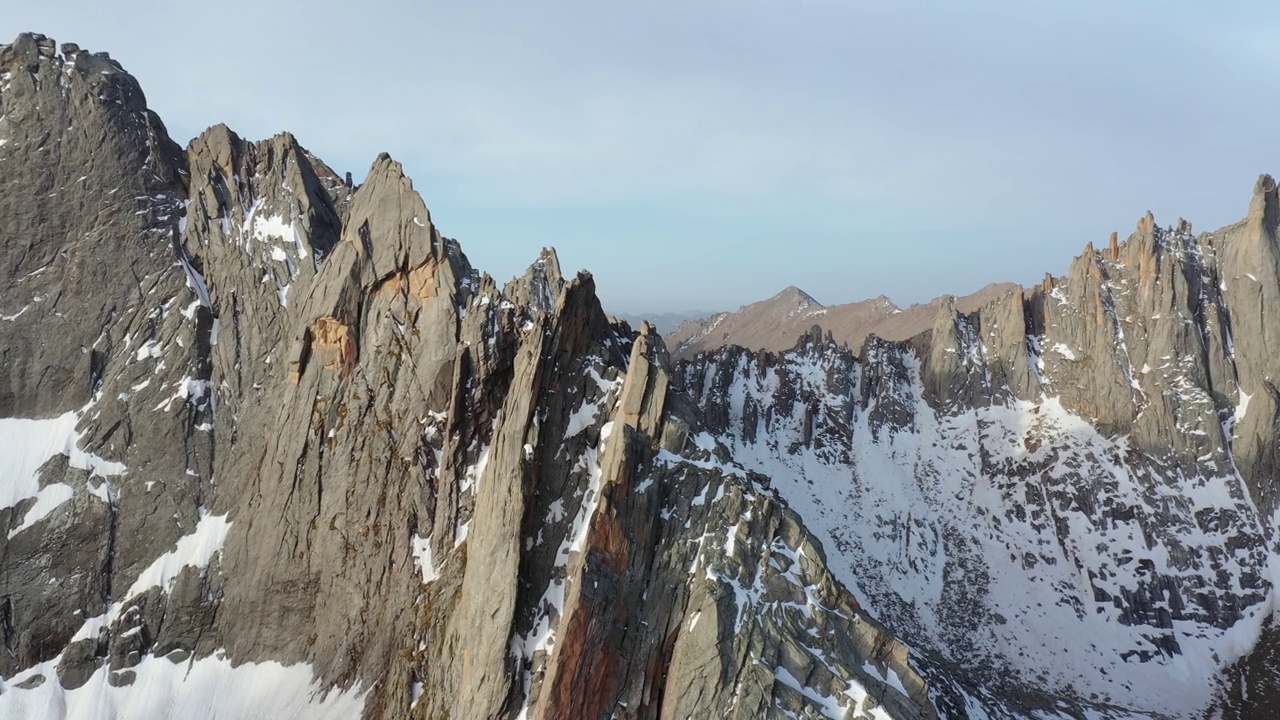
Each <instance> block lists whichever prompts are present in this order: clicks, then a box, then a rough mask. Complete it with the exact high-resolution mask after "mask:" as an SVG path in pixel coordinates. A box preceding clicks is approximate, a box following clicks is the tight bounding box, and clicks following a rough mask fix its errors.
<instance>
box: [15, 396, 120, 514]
mask: <svg viewBox="0 0 1280 720" xmlns="http://www.w3.org/2000/svg"><path fill="white" fill-rule="evenodd" d="M79 421H80V416H79V415H78V414H76V413H74V412H68V413H64V414H62V415H59V416H58V417H55V418H46V419H43V420H29V419H26V418H0V510H3V509H5V508H10V507H13V506H14V505H17V504H18V503H20V502H22V501H23V500H26V499H27V498H31V497H36V496H37V495H39V494H40V492H41V491H40V477H39V473H40V467H41V466H43V465H44V464H45V463H46V462H48V461H49V458H51V457H53V456H54V455H65V456H67V460H68V462H69V463H70V465H71V467H73V468H78V469H80V470H88V471H89V473H90V474H91V475H95V476H99V477H110V476H112V475H123V474H124V473H125V472H126V470H127V469H128V468H126V467H125V466H124V464H123V463H118V462H109V461H107V460H104V459H102V458H100V457H98V456H97V455H94V454H93V453H88V452H85V451H83V450H81V449H80V435H79V433H77V432H76V423H78V422H79ZM67 499H69V497H68V498H67ZM53 507H56V506H50V507H47V508H44V510H45V512H46V514H47V513H48V512H49V511H52V510H53ZM37 520H38V518H37ZM35 521H36V520H32V522H35Z"/></svg>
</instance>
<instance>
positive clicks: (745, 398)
mask: <svg viewBox="0 0 1280 720" xmlns="http://www.w3.org/2000/svg"><path fill="white" fill-rule="evenodd" d="M1277 207H1278V206H1277V191H1276V184H1275V182H1274V181H1272V180H1271V178H1270V177H1268V176H1264V177H1263V178H1262V179H1260V180H1259V181H1258V185H1257V188H1256V189H1255V195H1254V199H1253V201H1252V203H1251V204H1250V207H1249V214H1248V217H1247V218H1246V219H1245V220H1244V221H1243V222H1241V223H1239V224H1236V225H1233V226H1230V227H1227V228H1224V229H1222V230H1219V231H1216V232H1213V233H1206V234H1201V235H1199V236H1193V235H1192V234H1191V228H1190V225H1189V224H1188V223H1186V222H1185V221H1181V220H1180V221H1179V222H1178V223H1177V225H1176V226H1173V227H1167V228H1162V227H1160V226H1158V225H1157V224H1156V222H1155V220H1154V218H1152V217H1151V215H1150V214H1148V215H1147V216H1146V217H1145V218H1143V219H1142V220H1141V221H1140V222H1139V223H1138V227H1137V229H1136V230H1135V232H1134V233H1133V234H1132V235H1131V236H1130V237H1129V238H1128V240H1126V241H1125V242H1118V241H1116V240H1113V241H1112V243H1111V246H1110V248H1109V249H1108V251H1107V252H1106V253H1105V254H1104V253H1100V252H1097V251H1095V250H1093V249H1092V247H1091V246H1090V247H1089V248H1087V249H1086V251H1085V253H1084V254H1083V255H1082V256H1080V257H1079V258H1076V260H1075V262H1074V263H1073V264H1072V265H1071V268H1070V270H1069V272H1068V273H1067V274H1066V275H1065V276H1064V277H1049V278H1046V280H1045V283H1044V284H1043V286H1042V287H1036V288H1033V289H1030V290H1024V291H1015V292H1011V293H1009V294H1008V295H1006V296H1005V297H1003V298H1001V299H997V300H995V301H992V302H990V303H988V304H987V305H986V306H984V307H982V308H980V309H978V310H977V311H975V312H972V313H967V314H966V313H959V312H956V310H955V308H954V306H953V305H952V304H951V303H950V302H948V300H947V299H946V298H944V299H943V301H941V302H939V303H938V311H937V315H936V317H935V320H934V324H933V327H932V329H931V330H929V331H926V332H924V333H922V334H920V335H917V336H915V337H913V338H911V339H909V340H907V341H904V342H885V341H882V340H879V339H877V338H874V337H872V338H870V339H868V341H867V342H866V343H865V344H864V345H863V346H862V347H861V348H860V350H859V351H858V353H857V354H856V355H855V354H854V353H851V352H850V351H849V350H847V349H845V348H839V347H835V346H834V345H831V344H830V343H821V342H816V341H815V339H814V338H812V337H807V338H805V339H802V341H801V343H800V345H798V346H797V347H796V348H795V349H793V350H791V351H789V352H784V353H767V352H759V353H755V352H748V351H744V350H742V349H738V348H725V349H722V350H718V351H715V352H711V353H707V354H704V355H701V356H699V357H697V358H695V359H693V360H690V361H687V362H684V363H681V364H680V365H679V367H678V368H677V371H676V378H677V382H676V383H675V384H676V385H677V386H679V387H683V388H686V389H687V390H688V391H689V392H690V393H691V394H692V395H693V397H694V398H695V400H696V401H697V402H698V404H699V405H700V406H701V407H702V408H703V411H704V413H705V414H706V417H707V421H708V424H709V426H710V429H711V430H712V432H713V435H714V436H715V437H716V439H717V440H718V441H720V442H722V443H724V444H725V445H726V447H727V448H728V449H729V451H730V454H731V455H732V456H733V457H734V458H735V459H736V460H738V461H739V462H742V463H743V465H744V466H745V467H747V468H748V469H751V470H755V471H758V472H762V473H768V474H769V475H771V476H772V477H773V479H774V487H775V488H776V489H778V490H779V492H780V494H781V495H782V496H783V497H785V498H786V499H787V500H788V501H790V502H791V503H792V505H793V506H794V507H795V508H796V509H797V510H799V511H800V512H801V514H802V516H803V517H804V518H805V520H806V523H807V524H808V526H809V527H810V528H811V529H812V530H813V531H814V532H815V534H816V535H817V536H818V537H820V538H821V539H822V541H823V543H824V544H825V545H827V546H828V547H831V546H832V545H834V546H835V547H838V548H840V549H841V550H842V555H841V557H840V558H838V559H836V560H833V562H832V569H833V571H834V572H835V574H836V575H837V576H838V577H839V578H840V579H841V580H842V581H843V582H844V583H845V584H846V586H848V587H851V588H857V589H858V590H859V591H860V592H861V593H863V594H864V599H865V602H866V604H867V605H868V606H869V607H871V608H872V609H873V611H874V612H875V613H876V615H877V616H878V617H879V618H881V619H882V620H883V621H885V622H886V623H888V624H889V625H890V626H891V627H893V628H894V629H895V631H896V632H898V633H899V634H900V635H901V637H903V638H904V640H906V641H907V642H908V643H910V644H911V645H912V646H913V647H914V648H915V649H916V650H917V651H919V652H920V653H922V655H923V656H924V657H925V658H927V660H926V664H930V665H931V667H930V672H929V673H926V675H927V676H929V677H931V679H932V680H933V681H934V683H935V698H936V699H938V701H939V704H940V709H941V710H943V711H944V712H961V710H960V709H959V708H960V707H963V706H965V705H969V706H972V705H974V704H975V703H977V704H986V705H987V710H988V712H992V713H996V714H1001V713H1012V714H1015V715H1016V714H1021V713H1026V712H1041V713H1053V712H1063V711H1064V708H1068V707H1069V708H1072V709H1071V710H1070V711H1069V712H1073V713H1078V712H1085V711H1086V710H1087V711H1088V712H1099V713H1103V714H1106V713H1112V712H1119V713H1121V714H1124V713H1160V714H1164V715H1169V716H1194V715H1195V714H1196V713H1198V712H1199V711H1200V709H1204V708H1208V707H1211V706H1218V705H1217V704H1218V703H1219V702H1224V703H1225V702H1226V701H1225V700H1223V698H1228V699H1231V698H1234V699H1233V702H1235V704H1234V705H1229V706H1227V707H1233V708H1237V709H1239V710H1238V714H1237V715H1236V716H1239V717H1250V716H1251V714H1250V711H1249V710H1248V708H1250V707H1255V708H1256V707H1259V706H1257V705H1256V703H1255V704H1253V705H1250V704H1249V703H1247V702H1243V701H1241V698H1242V697H1246V696H1248V695H1249V694H1250V693H1251V692H1252V693H1255V694H1257V693H1264V694H1265V693H1274V692H1275V688H1276V686H1277V684H1276V683H1275V681H1274V679H1273V678H1272V677H1271V674H1269V673H1267V672H1261V671H1259V668H1260V667H1265V662H1263V661H1262V660H1253V659H1251V656H1250V655H1249V652H1250V648H1254V647H1255V646H1256V647H1257V650H1256V651H1254V652H1255V653H1256V654H1258V657H1259V658H1263V657H1268V655H1266V653H1273V652H1274V648H1273V647H1272V646H1273V645H1274V644H1275V641H1274V632H1273V631H1270V630H1269V631H1267V632H1266V633H1262V634H1261V635H1260V630H1259V628H1260V626H1261V625H1262V623H1263V622H1264V621H1265V620H1266V619H1267V618H1269V616H1270V614H1271V609H1272V607H1273V603H1274V592H1275V586H1274V583H1275V581H1274V579H1273V578H1274V572H1275V570H1276V569H1277V567H1278V565H1277V562H1278V560H1280V558H1278V557H1277V550H1278V549H1280V548H1278V546H1277V542H1278V538H1277V537H1276V534H1275V527H1276V505H1277V500H1276V492H1277V486H1276V480H1275V478H1276V475H1277V466H1276V464H1275V463H1276V452H1277V411H1276V404H1275V403H1276V393H1275V389H1274V384H1275V380H1274V378H1275V376H1276V374H1277V371H1278V370H1280V368H1276V367H1275V363H1276V359H1275V354H1274V353H1273V352H1271V350H1270V348H1271V347H1272V346H1271V345H1269V344H1268V343H1271V342H1273V340H1274V337H1273V336H1275V334H1276V332H1277V328H1280V325H1277V323H1275V322H1273V321H1272V320H1271V319H1270V314H1269V312H1270V311H1269V310H1268V308H1270V307H1271V306H1272V305H1273V304H1274V300H1276V299H1277V298H1273V297H1272V296H1273V295H1274V294H1276V293H1278V292H1280V274H1278V273H1277V267H1280V264H1278V263H1277V253H1278V252H1280V249H1278V248H1280V244H1278V240H1277V224H1278V223H1280V210H1278V209H1277ZM815 496H816V497H815ZM1259 637H1261V640H1259ZM1028 648H1036V651H1035V652H1032V651H1030V650H1028ZM1237 659H1239V661H1240V662H1239V663H1238V664H1236V665H1233V666H1232V668H1231V670H1230V671H1229V673H1230V674H1229V675H1227V676H1225V677H1226V678H1227V680H1226V681H1225V682H1224V684H1223V687H1225V688H1231V687H1232V683H1235V686H1236V689H1234V690H1230V691H1229V692H1228V694H1227V695H1222V694H1221V693H1219V691H1218V690H1217V685H1216V681H1215V677H1216V676H1217V675H1218V674H1219V673H1220V672H1222V671H1223V669H1224V668H1225V667H1226V666H1227V665H1228V664H1230V663H1233V662H1235V661H1236V660H1237ZM935 662H936V663H937V665H932V663H935ZM1242 683H1243V684H1242ZM1251 686H1252V687H1251ZM1241 687H1243V688H1244V689H1240V688H1241ZM952 691H954V692H955V693H957V695H951V694H950V693H951V692H952ZM1232 693H1234V695H1232ZM1242 693H1243V695H1242ZM961 696H963V697H964V699H963V702H961V701H957V700H956V698H957V697H961ZM1263 696H1265V695H1263ZM1236 701H1241V702H1236ZM1064 703H1065V704H1064ZM1254 716H1256V715H1254Z"/></svg>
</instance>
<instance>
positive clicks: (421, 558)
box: [413, 534, 440, 584]
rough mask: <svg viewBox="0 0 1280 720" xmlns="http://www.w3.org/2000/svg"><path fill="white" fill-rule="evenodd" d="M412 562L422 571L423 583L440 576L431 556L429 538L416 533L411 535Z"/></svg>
mask: <svg viewBox="0 0 1280 720" xmlns="http://www.w3.org/2000/svg"><path fill="white" fill-rule="evenodd" d="M413 562H414V564H415V565H417V566H418V569H419V570H421V571H422V582H423V583H424V584H425V583H429V582H432V581H433V580H438V579H439V578H440V570H439V568H437V567H436V564H435V561H434V559H433V558H432V557H431V538H424V537H422V536H421V535H416V534H415V535H414V536H413Z"/></svg>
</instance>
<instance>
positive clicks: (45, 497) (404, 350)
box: [0, 35, 935, 718]
mask: <svg viewBox="0 0 1280 720" xmlns="http://www.w3.org/2000/svg"><path fill="white" fill-rule="evenodd" d="M0 70H2V72H3V75H2V76H0V77H3V84H2V85H0V103H3V119H2V120H0V167H4V168H8V169H6V171H5V177H6V179H10V178H12V181H11V182H10V183H9V184H8V185H6V189H5V190H4V192H3V193H0V223H2V224H0V229H2V232H0V239H2V240H3V242H2V243H0V253H4V258H5V263H4V267H3V269H2V270H0V272H2V273H4V274H0V283H3V286H4V287H5V288H6V290H5V293H4V294H3V295H2V296H0V298H2V300H0V302H3V303H4V305H3V306H0V311H2V312H3V313H4V314H3V318H2V319H0V320H2V321H0V333H3V335H2V336H0V337H2V339H3V343H0V347H3V348H4V349H3V351H0V352H3V353H5V355H4V368H5V372H4V374H3V377H2V378H0V418H2V419H0V490H3V493H2V494H0V499H6V500H9V499H11V500H12V501H11V502H9V503H8V505H6V506H5V507H3V508H0V524H2V525H3V526H4V527H5V528H6V530H7V535H6V536H0V623H2V625H3V642H4V648H3V652H0V678H3V680H2V681H0V715H4V716H8V715H14V716H30V715H32V714H33V713H35V712H42V713H43V712H49V710H48V709H49V708H54V709H55V710H57V709H61V710H57V711H56V712H54V715H55V716H66V717H73V718H74V717H78V716H80V715H81V714H83V713H84V712H89V711H90V708H94V707H98V706H99V703H109V705H110V707H111V708H113V712H116V713H118V714H119V715H120V716H122V717H124V716H147V717H153V716H165V717H185V716H190V715H193V714H197V713H208V712H209V711H210V710H212V711H213V712H214V714H215V715H217V716H219V717H221V716H226V717H238V716H242V715H245V714H247V713H250V712H252V713H254V714H256V715H260V716H266V715H270V716H273V717H357V716H360V717H366V718H402V717H422V718H445V717H450V718H463V717H466V718H514V717H521V718H529V717H538V718H580V717H615V716H617V717H634V718H674V717H687V716H689V715H694V716H703V715H707V714H709V713H711V712H715V713H718V714H722V715H726V716H728V717H742V718H746V717H761V716H786V715H796V714H799V715H803V716H812V717H817V716H822V715H824V714H825V715H827V716H830V715H831V714H832V713H836V714H839V715H841V716H847V717H859V716H864V715H876V714H877V713H879V714H883V712H884V711H887V712H889V713H890V714H892V716H893V717H897V718H932V717H935V712H934V708H933V705H932V703H931V701H930V697H929V688H928V686H927V684H926V683H925V682H924V680H923V679H922V678H921V676H920V675H919V674H918V673H917V672H916V671H915V669H914V666H913V664H912V660H911V658H910V656H909V653H908V651H907V648H906V647H905V646H904V645H902V644H901V643H900V642H899V641H898V640H896V638H895V637H894V636H893V635H892V634H891V633H890V632H889V631H888V630H886V629H885V628H884V627H883V626H881V625H879V624H878V623H877V622H876V621H875V620H874V619H872V618H871V617H870V616H869V615H868V614H867V613H866V612H865V610H864V609H863V608H862V606H861V605H860V604H859V603H858V602H857V601H856V599H855V598H854V596H853V595H851V594H850V592H849V589H848V588H847V587H845V586H843V585H841V584H840V583H839V582H838V581H837V580H836V579H835V578H834V576H833V575H832V574H831V573H830V572H829V570H828V569H827V560H826V556H825V555H824V550H823V547H822V545H821V544H820V543H819V542H818V541H817V539H816V538H815V537H813V536H812V535H811V534H809V533H808V532H807V531H806V529H805V526H804V524H803V523H802V521H801V519H800V518H799V517H798V516H797V515H796V514H795V513H794V512H793V511H792V510H791V509H790V508H789V507H788V506H787V504H786V503H785V502H784V501H783V500H782V499H781V498H779V497H778V496H777V495H775V494H774V493H772V492H771V491H770V490H769V489H768V487H767V480H766V479H764V478H762V477H759V476H756V475H753V474H749V473H747V472H746V471H744V470H743V469H742V468H741V467H740V466H738V465H736V464H735V463H734V462H733V461H732V460H731V459H730V458H729V457H728V455H727V454H726V452H725V450H724V448H723V447H721V446H719V445H717V444H716V443H715V441H714V440H713V439H712V437H711V436H710V435H708V434H707V433H706V432H705V431H704V428H703V420H702V416H701V413H700V412H699V410H698V409H697V407H696V406H695V404H694V403H693V402H692V400H691V399H690V398H689V397H688V396H687V395H686V394H684V393H683V392H682V391H680V390H678V389H675V388H673V387H671V384H670V372H671V364H670V360H669V358H668V357H667V353H666V350H665V348H664V345H663V343H662V341H661V339H660V338H659V337H658V336H657V335H656V334H655V333H654V332H653V331H652V328H649V327H644V328H642V331H641V333H640V334H639V335H636V334H635V333H633V332H632V331H631V329H630V328H628V327H627V326H626V325H624V324H615V323H614V322H612V321H611V320H610V319H609V318H608V317H607V316H606V315H605V313H604V312H603V311H602V309H601V307H600V303H599V300H598V299H597V297H596V294H595V286H594V282H593V280H592V279H591V277H590V276H589V275H587V274H585V273H583V274H579V275H578V276H576V277H575V278H572V279H570V280H565V278H564V277H562V275H561V270H560V267H559V263H558V261H557V259H556V257H555V255H554V252H552V251H544V252H543V254H542V256H541V257H539V259H538V260H537V261H536V262H535V263H534V264H533V265H532V266H531V267H530V270H529V272H528V273H526V275H525V276H524V277H522V278H519V279H517V280H515V281H513V282H512V283H510V284H508V285H507V286H506V287H505V288H501V289H499V288H498V286H497V285H496V283H495V282H494V281H493V279H492V278H490V277H488V276H487V275H483V274H480V273H478V272H476V271H474V270H473V269H472V268H471V267H470V265H469V263H468V261H467V259H466V257H465V256H464V255H463V253H462V251H461V248H460V246H459V245H458V243H456V242H454V241H452V240H449V239H447V238H445V237H444V236H443V235H441V234H440V232H439V231H438V230H437V229H436V227H435V225H434V224H433V223H432V220H431V216H430V214H429V213H428V211H427V208H426V206H425V204H424V203H423V201H422V199H421V198H420V197H419V195H418V194H417V193H416V192H415V191H414V189H413V185H412V183H411V182H410V180H409V179H408V178H406V177H405V175H404V173H403V169H402V168H401V166H400V165H399V164H398V163H397V162H395V161H394V160H392V159H391V158H390V157H388V156H386V155H383V156H380V157H378V158H377V159H376V160H375V161H374V163H373V164H372V167H371V168H370V170H369V172H368V175H367V177H366V178H365V180H364V182H362V183H360V184H359V185H355V184H354V183H351V182H349V181H347V180H344V179H340V178H339V177H338V176H337V174H336V173H335V172H334V171H333V170H331V169H330V168H328V167H327V166H325V165H324V164H323V163H322V162H321V161H320V160H318V159H317V158H315V157H314V156H313V155H311V154H310V153H309V152H308V151H306V150H305V149H304V148H303V147H302V146H301V145H300V144H299V143H298V141H297V140H296V139H295V138H294V137H292V136H291V135H288V134H282V135H278V136H276V137H274V138H271V139H269V140H265V141H262V142H250V141H246V140H243V139H241V138H240V137H238V136H237V135H236V134H235V133H233V132H232V131H231V130H230V129H228V128H226V127H224V126H215V127H212V128H210V129H208V130H206V131H205V132H204V133H202V134H201V135H200V137H198V138H196V139H195V140H193V141H192V142H191V143H190V144H189V146H188V147H187V149H186V151H185V152H183V151H181V150H179V149H178V148H177V147H176V146H175V145H174V144H173V143H172V142H171V141H169V140H168V138H167V137H166V136H165V133H164V128H163V126H162V125H161V124H160V123H159V121H158V119H156V118H155V117H154V115H153V114H151V113H150V112H149V111H148V110H146V106H145V101H144V100H143V98H142V95H141V92H140V91H139V90H138V88H137V84H136V82H135V81H134V80H133V79H132V78H130V77H129V76H128V75H127V74H125V73H124V72H123V70H122V69H120V67H119V66H118V65H116V64H114V63H113V62H112V61H110V60H109V59H108V58H106V56H104V55H90V54H88V53H86V52H85V51H81V50H79V49H78V48H74V47H71V46H66V47H64V48H63V50H62V53H61V54H59V53H58V52H56V51H55V50H54V46H53V44H52V41H49V40H47V39H45V38H42V37H39V36H32V35H24V36H21V37H20V38H19V39H18V41H17V42H15V43H14V44H13V45H11V46H4V47H3V49H0ZM82 133H83V137H82V136H81V134H82ZM81 175H83V176H84V177H81ZM10 303H13V304H14V306H13V307H10ZM9 438H20V440H19V442H20V443H24V444H25V445H24V446H22V447H17V446H15V445H12V444H10V443H11V441H10V440H9ZM28 445H29V446H31V447H32V449H31V450H30V451H28V450H27V449H26V446H28ZM209 688H217V696H216V697H214V696H212V695H209V694H207V691H208V689H209ZM157 713H159V715H157Z"/></svg>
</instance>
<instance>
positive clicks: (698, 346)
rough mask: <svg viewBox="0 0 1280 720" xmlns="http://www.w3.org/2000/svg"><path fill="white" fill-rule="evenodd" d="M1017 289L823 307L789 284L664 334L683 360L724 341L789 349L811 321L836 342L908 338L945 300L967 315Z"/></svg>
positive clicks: (1003, 286) (1010, 286) (995, 287)
mask: <svg viewBox="0 0 1280 720" xmlns="http://www.w3.org/2000/svg"><path fill="white" fill-rule="evenodd" d="M1015 287H1016V286H1015V285H1013V284H1011V283H996V284H994V285H988V286H987V287H985V288H982V289H981V290H979V291H977V292H975V293H973V294H970V295H965V296H963V297H959V298H950V299H947V298H937V299H934V300H932V301H930V302H927V303H921V304H918V305H912V306H911V307H908V308H906V309H903V308H899V307H898V306H897V305H895V304H894V303H893V301H892V300H890V299H889V298H887V297H885V296H883V295H881V296H879V297H875V298H872V299H870V300H863V301H860V302H854V303H847V304H844V305H823V304H822V303H820V302H818V301H817V300H815V299H814V298H813V297H812V296H811V295H809V294H808V293H806V292H805V291H803V290H801V289H800V288H797V287H794V286H792V287H788V288H786V289H784V290H783V291H782V292H780V293H778V294H777V295H774V296H773V297H771V298H769V299H767V300H761V301H760V302H756V303H752V304H750V305H744V306H743V307H740V308H738V309H737V310H735V311H734V312H721V313H713V314H711V315H708V316H706V317H703V318H697V319H693V320H689V321H686V322H684V323H681V324H680V326H679V327H677V328H676V329H675V331H673V332H672V333H670V334H669V335H667V336H666V337H667V342H668V343H669V344H670V345H671V347H672V348H673V351H672V355H673V356H675V357H676V358H677V359H681V360H683V359H688V358H692V357H694V356H695V355H697V354H698V353H700V352H708V351H712V350H715V349H717V348H722V347H724V346H726V345H738V346H740V347H745V348H749V349H751V350H770V351H775V352H778V351H782V350H788V349H790V348H791V346H792V345H794V344H795V341H796V338H798V337H800V336H801V335H803V334H805V333H807V332H809V330H811V329H812V328H813V326H815V325H818V326H820V327H821V328H822V329H823V330H824V331H825V332H828V333H830V334H831V336H832V338H833V339H835V341H836V342H840V343H844V344H847V345H849V346H850V347H859V346H860V345H862V342H863V341H864V340H865V339H866V338H867V336H868V335H875V336H877V337H880V338H883V339H886V340H906V339H908V338H911V337H915V336H916V335H918V334H920V333H922V332H924V331H925V330H928V329H929V328H930V327H931V326H932V324H933V318H934V316H935V315H936V314H937V311H938V308H939V306H940V305H941V303H943V302H944V301H945V302H952V303H954V304H955V305H956V306H957V307H958V308H959V309H960V311H961V312H966V313H968V312H973V311H974V310H976V309H978V308H979V307H981V306H982V305H984V304H986V303H987V302H989V301H991V300H993V299H995V298H997V297H999V296H1001V295H1003V294H1005V293H1007V292H1009V291H1010V290H1013V289H1014V288H1015Z"/></svg>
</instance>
